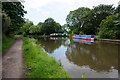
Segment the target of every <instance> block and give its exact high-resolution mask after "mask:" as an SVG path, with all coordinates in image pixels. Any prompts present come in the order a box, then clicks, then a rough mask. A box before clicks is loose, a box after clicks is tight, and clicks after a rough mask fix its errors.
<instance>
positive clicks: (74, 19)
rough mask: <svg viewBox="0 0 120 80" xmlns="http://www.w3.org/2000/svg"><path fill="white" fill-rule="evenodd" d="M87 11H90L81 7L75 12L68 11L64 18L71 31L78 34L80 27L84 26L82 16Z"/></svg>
mask: <svg viewBox="0 0 120 80" xmlns="http://www.w3.org/2000/svg"><path fill="white" fill-rule="evenodd" d="M88 11H90V9H89V8H85V7H81V8H78V9H77V10H74V11H70V13H69V14H68V15H67V18H66V22H67V24H68V26H69V28H70V29H71V30H74V31H77V32H76V33H79V31H81V27H82V26H83V24H84V21H83V20H82V16H83V15H84V14H86V13H87V12H88Z"/></svg>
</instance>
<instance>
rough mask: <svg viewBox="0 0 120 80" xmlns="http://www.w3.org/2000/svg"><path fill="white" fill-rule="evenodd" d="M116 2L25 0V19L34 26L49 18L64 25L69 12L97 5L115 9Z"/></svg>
mask: <svg viewBox="0 0 120 80" xmlns="http://www.w3.org/2000/svg"><path fill="white" fill-rule="evenodd" d="M118 2H119V0H25V3H24V6H25V10H26V11H27V14H26V15H25V18H27V19H29V20H30V21H33V23H34V24H35V25H36V24H38V22H44V20H46V19H47V18H48V17H51V18H53V19H54V20H55V21H56V22H59V23H60V24H61V25H64V24H65V23H66V20H65V19H66V17H67V15H68V14H69V12H70V11H73V10H75V9H78V8H79V7H88V8H93V6H97V5H99V4H109V5H110V4H113V6H115V7H116V6H117V5H118Z"/></svg>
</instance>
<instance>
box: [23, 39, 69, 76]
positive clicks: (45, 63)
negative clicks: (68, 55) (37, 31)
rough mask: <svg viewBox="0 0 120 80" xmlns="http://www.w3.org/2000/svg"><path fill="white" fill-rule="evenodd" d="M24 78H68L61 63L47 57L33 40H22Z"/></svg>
mask: <svg viewBox="0 0 120 80" xmlns="http://www.w3.org/2000/svg"><path fill="white" fill-rule="evenodd" d="M23 41H24V46H23V48H24V59H25V63H26V70H27V73H26V74H25V77H26V78H70V76H68V74H67V73H66V72H65V71H64V70H63V68H62V66H61V63H59V62H56V60H55V59H54V58H52V57H50V56H48V55H47V54H46V53H45V52H43V50H42V49H41V47H40V46H39V45H38V44H36V42H37V41H36V40H35V39H29V38H23Z"/></svg>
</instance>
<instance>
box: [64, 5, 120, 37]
mask: <svg viewBox="0 0 120 80" xmlns="http://www.w3.org/2000/svg"><path fill="white" fill-rule="evenodd" d="M119 11H120V5H118V7H117V8H115V7H113V5H104V4H101V5H98V6H95V7H93V9H90V8H86V7H81V8H78V9H76V10H74V11H70V13H69V14H68V15H67V18H66V22H67V24H65V25H64V26H66V27H68V28H69V29H70V31H69V33H73V34H87V35H89V34H91V35H99V36H100V37H101V38H113V39H120V12H119Z"/></svg>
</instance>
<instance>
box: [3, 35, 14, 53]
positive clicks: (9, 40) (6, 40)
mask: <svg viewBox="0 0 120 80" xmlns="http://www.w3.org/2000/svg"><path fill="white" fill-rule="evenodd" d="M13 41H14V37H10V36H9V37H6V35H5V34H2V52H5V50H7V49H8V48H9V47H10V45H11V44H12V43H13Z"/></svg>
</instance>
